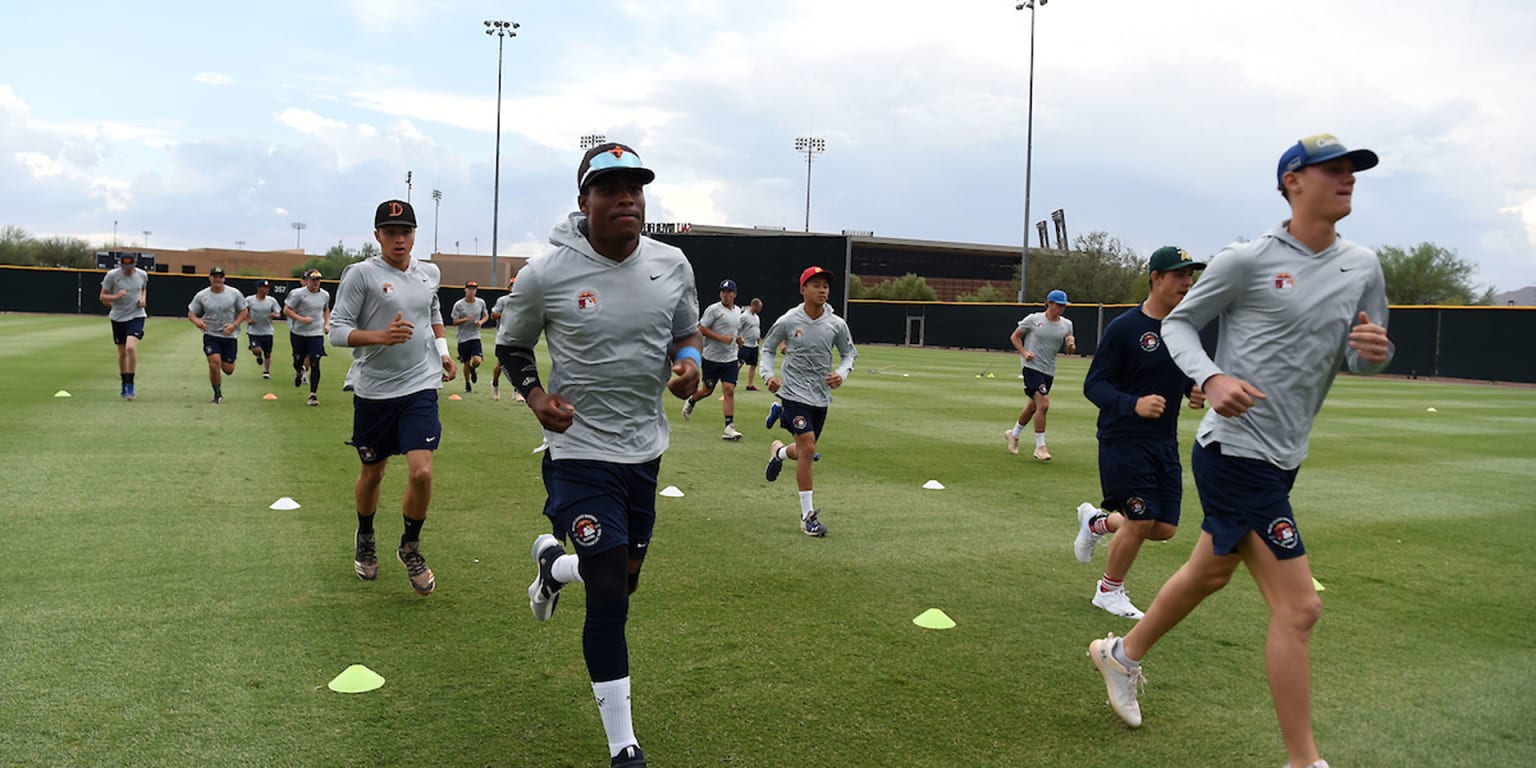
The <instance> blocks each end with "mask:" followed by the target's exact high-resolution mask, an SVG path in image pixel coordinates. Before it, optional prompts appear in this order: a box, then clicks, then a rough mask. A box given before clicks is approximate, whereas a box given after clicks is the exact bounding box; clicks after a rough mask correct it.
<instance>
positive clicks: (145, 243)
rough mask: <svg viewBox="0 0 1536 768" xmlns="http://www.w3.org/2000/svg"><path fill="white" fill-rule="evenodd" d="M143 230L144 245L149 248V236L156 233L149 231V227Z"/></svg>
mask: <svg viewBox="0 0 1536 768" xmlns="http://www.w3.org/2000/svg"><path fill="white" fill-rule="evenodd" d="M143 232H144V247H145V248H148V247H149V236H150V235H153V234H154V233H153V232H151V231H149V230H147V229H146V230H143Z"/></svg>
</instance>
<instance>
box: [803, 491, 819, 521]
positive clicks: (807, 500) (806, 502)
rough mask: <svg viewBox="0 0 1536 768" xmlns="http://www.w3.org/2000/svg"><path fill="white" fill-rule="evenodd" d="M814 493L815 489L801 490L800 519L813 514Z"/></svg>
mask: <svg viewBox="0 0 1536 768" xmlns="http://www.w3.org/2000/svg"><path fill="white" fill-rule="evenodd" d="M812 493H815V491H801V492H800V519H801V520H804V519H806V518H807V517H810V516H811V510H812V509H814V507H812V506H811V494H812Z"/></svg>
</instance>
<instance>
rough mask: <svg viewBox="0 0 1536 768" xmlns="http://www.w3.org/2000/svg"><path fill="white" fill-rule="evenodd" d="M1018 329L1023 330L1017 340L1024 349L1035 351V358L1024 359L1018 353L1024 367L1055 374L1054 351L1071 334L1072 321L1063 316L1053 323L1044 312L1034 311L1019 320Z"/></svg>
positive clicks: (1059, 347)
mask: <svg viewBox="0 0 1536 768" xmlns="http://www.w3.org/2000/svg"><path fill="white" fill-rule="evenodd" d="M1019 330H1021V331H1023V332H1024V334H1023V337H1022V338H1020V339H1019V342H1020V343H1022V344H1023V345H1024V348H1025V349H1027V350H1029V351H1031V352H1033V353H1035V359H1033V360H1025V359H1024V356H1023V355H1019V361H1020V362H1022V363H1023V364H1024V367H1025V368H1028V369H1030V370H1034V371H1039V372H1041V373H1043V374H1045V375H1047V376H1055V375H1056V352H1057V351H1058V350H1060V349H1061V345H1062V344H1063V343H1064V342H1066V340H1067V337H1068V336H1071V335H1072V321H1071V320H1068V319H1067V318H1066V317H1065V316H1063V317H1061V318H1059V319H1058V320H1057V321H1056V322H1054V323H1053V322H1051V321H1050V320H1049V319H1048V318H1046V316H1045V313H1044V312H1035V313H1034V314H1031V315H1026V316H1025V317H1024V319H1023V320H1020V321H1019Z"/></svg>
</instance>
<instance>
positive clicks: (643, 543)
mask: <svg viewBox="0 0 1536 768" xmlns="http://www.w3.org/2000/svg"><path fill="white" fill-rule="evenodd" d="M648 544H650V542H649V541H641V542H636V543H635V549H645V547H646V545H648Z"/></svg>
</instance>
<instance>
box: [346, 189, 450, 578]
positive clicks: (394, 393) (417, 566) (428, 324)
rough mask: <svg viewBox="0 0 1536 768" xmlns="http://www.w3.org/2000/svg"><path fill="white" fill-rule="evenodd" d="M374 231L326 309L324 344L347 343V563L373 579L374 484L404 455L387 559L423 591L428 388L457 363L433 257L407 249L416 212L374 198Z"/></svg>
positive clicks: (433, 401) (426, 574) (435, 424)
mask: <svg viewBox="0 0 1536 768" xmlns="http://www.w3.org/2000/svg"><path fill="white" fill-rule="evenodd" d="M373 236H374V238H375V239H376V240H378V241H379V248H380V250H381V251H382V253H381V254H380V255H378V256H374V257H372V258H369V259H367V260H366V261H361V262H358V263H356V264H353V265H351V267H349V268H348V269H347V270H345V271H344V272H342V275H341V284H340V285H339V286H337V288H336V311H335V312H333V313H331V334H330V340H331V345H332V346H337V347H352V358H353V366H352V369H351V371H350V373H349V374H348V375H349V376H351V377H352V385H353V397H352V440H351V444H352V446H353V447H354V448H356V449H357V458H358V459H359V460H360V461H361V462H362V467H361V469H360V470H359V471H358V476H357V483H356V485H354V486H353V496H354V500H355V502H356V504H357V531H356V532H355V533H354V534H353V556H352V568H353V571H354V572H356V573H357V576H358V578H360V579H363V580H364V581H372V580H374V579H375V578H377V577H378V573H379V560H378V554H377V547H376V545H375V543H374V526H373V517H374V514H375V513H376V512H378V509H379V486H380V484H381V483H382V482H383V481H384V470H385V469H386V468H387V467H388V462H389V457H391V456H395V455H398V454H404V455H405V463H406V468H407V472H408V473H409V474H408V477H407V478H406V482H405V495H404V497H403V498H402V499H401V500H400V511H401V514H402V516H403V517H404V519H405V530H404V532H403V533H401V534H400V548H399V549H397V550H396V551H395V558H396V559H397V560H399V561H400V564H401V565H403V566H405V573H406V577H407V578H409V579H410V582H411V589H414V590H416V594H418V595H430V594H432V592H433V590H435V589H436V588H437V580H436V579H435V578H434V577H433V575H432V569H431V568H429V567H428V566H427V560H426V558H425V557H423V556H422V554H421V529H422V526H423V525H425V524H426V522H427V505H428V503H429V502H430V501H431V500H432V453H433V451H436V450H437V449H438V447H439V446H441V445H442V435H443V425H442V422H441V421H439V420H438V414H437V391H438V390H439V389H442V386H443V382H445V381H452V380H453V377H454V375H455V374H456V373H457V366H456V365H455V364H454V362H453V358H452V357H451V356H450V355H449V354H448V340H447V339H445V338H443V311H442V305H441V304H439V303H438V298H437V290H438V285H439V282H440V280H441V275H440V273H439V272H438V268H437V265H436V264H433V263H432V262H430V261H421V260H419V259H415V258H412V257H411V249H412V247H414V246H415V244H416V211H415V210H414V209H413V208H411V204H410V203H407V202H405V201H403V200H386V201H384V202H382V203H380V204H379V207H378V210H376V211H375V212H374V214H373Z"/></svg>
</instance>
